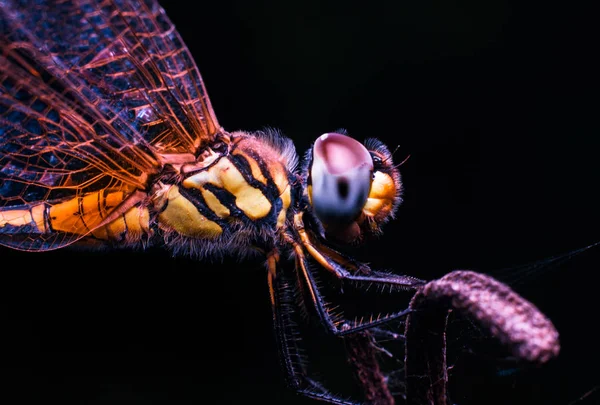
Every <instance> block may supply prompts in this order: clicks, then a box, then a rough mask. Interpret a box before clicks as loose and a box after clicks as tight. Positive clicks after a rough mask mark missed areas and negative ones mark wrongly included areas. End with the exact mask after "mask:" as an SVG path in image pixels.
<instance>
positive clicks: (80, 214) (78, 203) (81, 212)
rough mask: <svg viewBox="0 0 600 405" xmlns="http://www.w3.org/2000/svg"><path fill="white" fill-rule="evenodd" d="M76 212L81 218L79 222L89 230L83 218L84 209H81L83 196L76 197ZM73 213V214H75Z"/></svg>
mask: <svg viewBox="0 0 600 405" xmlns="http://www.w3.org/2000/svg"><path fill="white" fill-rule="evenodd" d="M77 211H78V212H77V214H79V217H80V218H81V222H82V223H83V226H85V229H87V230H88V232H91V229H90V228H89V227H88V226H87V224H86V222H85V219H84V217H83V216H84V215H85V213H84V209H83V197H77ZM77 214H75V215H77Z"/></svg>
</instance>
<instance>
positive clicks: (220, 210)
mask: <svg viewBox="0 0 600 405" xmlns="http://www.w3.org/2000/svg"><path fill="white" fill-rule="evenodd" d="M200 191H201V192H202V197H204V201H206V205H207V206H208V208H210V209H211V210H212V212H214V213H215V214H216V215H217V216H218V217H220V218H227V217H228V216H229V215H230V214H231V212H229V208H227V207H226V206H224V205H223V204H221V201H219V199H218V198H217V196H216V195H214V194H213V193H212V191H210V190H207V189H205V188H201V189H200Z"/></svg>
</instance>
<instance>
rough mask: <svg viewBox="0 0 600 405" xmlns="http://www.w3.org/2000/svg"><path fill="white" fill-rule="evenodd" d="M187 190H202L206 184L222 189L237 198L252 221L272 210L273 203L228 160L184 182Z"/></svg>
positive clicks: (221, 160) (238, 205)
mask: <svg viewBox="0 0 600 405" xmlns="http://www.w3.org/2000/svg"><path fill="white" fill-rule="evenodd" d="M182 184H183V186H184V187H186V188H197V189H199V190H202V186H203V185H205V184H212V185H215V186H217V187H221V188H223V189H225V190H227V191H229V192H230V193H231V194H233V195H234V196H235V204H236V205H237V207H238V208H239V209H240V210H242V211H243V212H244V214H246V215H247V216H248V217H249V218H250V219H252V220H256V219H259V218H263V217H265V216H266V215H267V214H268V213H269V211H270V210H271V203H270V202H269V200H268V199H267V197H265V195H264V194H263V193H262V191H260V190H259V189H258V188H255V187H252V186H251V185H250V184H248V182H247V181H246V179H244V176H242V173H240V171H239V170H238V169H237V167H235V165H234V164H233V163H231V161H230V160H229V159H227V158H221V159H220V160H219V161H218V162H217V164H215V165H214V166H212V167H210V168H209V169H208V170H204V171H202V172H199V173H196V174H195V175H193V176H190V177H188V178H187V179H185V180H184V181H183V183H182Z"/></svg>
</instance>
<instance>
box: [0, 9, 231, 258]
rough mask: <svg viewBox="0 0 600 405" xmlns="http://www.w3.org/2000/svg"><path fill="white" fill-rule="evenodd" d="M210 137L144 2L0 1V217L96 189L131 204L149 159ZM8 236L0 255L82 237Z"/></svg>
mask: <svg viewBox="0 0 600 405" xmlns="http://www.w3.org/2000/svg"><path fill="white" fill-rule="evenodd" d="M219 130H220V128H219V125H218V123H217V120H216V118H215V115H214V112H213V110H212V107H211V105H210V101H209V99H208V96H207V94H206V90H205V88H204V84H203V82H202V78H201V76H200V73H199V71H198V69H197V67H196V65H195V63H194V61H193V59H192V57H191V55H190V53H189V51H188V50H187V48H186V46H185V44H184V43H183V42H182V40H181V38H180V36H179V34H178V33H177V31H175V28H174V26H173V24H172V23H171V22H170V20H169V19H168V18H167V16H166V15H165V12H164V10H163V9H162V8H161V7H160V6H159V5H158V4H157V3H156V2H155V1H152V0H143V1H135V0H132V1H129V0H125V1H123V0H120V1H112V0H108V1H102V2H100V1H96V0H91V1H77V0H74V1H61V2H55V1H47V2H30V1H23V0H21V1H19V0H17V1H10V0H0V214H1V213H2V212H5V213H6V212H8V211H9V210H12V211H15V210H21V211H24V210H27V209H31V208H32V207H35V206H39V204H40V202H44V203H46V204H55V203H57V202H62V201H66V200H68V199H72V198H75V197H78V196H82V195H85V194H88V193H91V192H95V191H99V190H104V189H111V190H121V191H124V192H126V193H127V194H128V195H133V194H134V193H135V191H136V190H144V189H145V188H146V186H147V182H148V178H149V177H150V176H151V175H152V174H155V173H158V172H159V171H160V169H161V167H160V158H159V155H160V154H173V153H192V154H194V153H196V152H197V151H198V149H200V148H202V147H203V146H204V145H206V144H208V143H210V142H211V141H212V140H213V139H214V136H215V135H216V133H217V132H218V131H219ZM138 194H139V193H138ZM19 232H20V234H21V235H20V236H19V237H16V236H15V235H14V233H15V232H14V231H11V230H10V229H9V227H4V228H0V244H4V245H8V246H12V247H17V248H20V249H26V250H47V249H53V248H58V247H62V246H65V245H67V244H69V243H72V242H73V241H75V240H76V239H77V238H79V237H80V236H78V235H76V233H81V230H77V232H75V233H73V234H65V233H63V234H59V233H46V234H36V235H34V234H33V233H32V234H31V235H25V237H23V235H22V233H23V228H22V227H21V229H19Z"/></svg>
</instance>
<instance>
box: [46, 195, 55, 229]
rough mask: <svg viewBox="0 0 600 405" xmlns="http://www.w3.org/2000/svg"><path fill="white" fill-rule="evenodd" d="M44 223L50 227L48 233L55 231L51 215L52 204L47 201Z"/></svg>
mask: <svg viewBox="0 0 600 405" xmlns="http://www.w3.org/2000/svg"><path fill="white" fill-rule="evenodd" d="M44 224H45V225H46V229H48V233H53V232H54V229H53V228H52V218H51V217H50V204H48V203H46V202H44Z"/></svg>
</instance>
